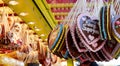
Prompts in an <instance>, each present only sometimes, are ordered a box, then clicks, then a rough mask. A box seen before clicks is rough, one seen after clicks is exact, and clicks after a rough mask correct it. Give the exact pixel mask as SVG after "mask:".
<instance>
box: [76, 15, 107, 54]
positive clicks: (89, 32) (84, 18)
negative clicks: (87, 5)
mask: <svg viewBox="0 0 120 66" xmlns="http://www.w3.org/2000/svg"><path fill="white" fill-rule="evenodd" d="M93 18H94V17H93ZM93 18H92V17H90V15H89V14H80V15H78V17H77V31H78V35H79V37H80V38H81V41H82V42H83V43H84V45H85V46H86V47H87V48H88V49H89V50H90V51H92V52H96V51H98V50H100V49H101V48H102V47H103V46H104V44H105V41H106V40H100V39H101V38H100V33H99V26H98V22H99V20H97V19H93Z"/></svg>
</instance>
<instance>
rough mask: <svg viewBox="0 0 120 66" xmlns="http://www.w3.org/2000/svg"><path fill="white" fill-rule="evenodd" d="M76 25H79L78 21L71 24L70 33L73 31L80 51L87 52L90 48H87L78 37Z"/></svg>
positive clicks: (74, 39)
mask: <svg viewBox="0 0 120 66" xmlns="http://www.w3.org/2000/svg"><path fill="white" fill-rule="evenodd" d="M76 25H77V24H76V23H73V24H72V25H70V33H71V36H72V39H73V42H74V44H75V46H76V48H77V50H78V51H79V52H87V51H88V49H86V47H85V46H84V44H83V43H82V42H81V40H80V38H79V37H78V34H77V31H76Z"/></svg>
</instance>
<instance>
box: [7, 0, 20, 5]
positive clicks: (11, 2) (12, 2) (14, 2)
mask: <svg viewBox="0 0 120 66" xmlns="http://www.w3.org/2000/svg"><path fill="white" fill-rule="evenodd" d="M9 4H10V5H17V4H18V2H17V1H15V0H11V1H9Z"/></svg>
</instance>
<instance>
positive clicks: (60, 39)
mask: <svg viewBox="0 0 120 66" xmlns="http://www.w3.org/2000/svg"><path fill="white" fill-rule="evenodd" d="M64 40H65V28H64V26H63V30H62V34H61V36H60V38H59V40H58V42H57V44H56V46H55V48H54V49H53V50H52V52H53V53H54V52H59V51H60V49H61V48H62V45H63V42H64Z"/></svg>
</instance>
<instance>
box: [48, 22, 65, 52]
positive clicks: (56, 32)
mask: <svg viewBox="0 0 120 66" xmlns="http://www.w3.org/2000/svg"><path fill="white" fill-rule="evenodd" d="M62 31H63V25H62V24H61V25H59V26H57V27H56V28H55V29H53V30H52V31H51V32H50V34H49V36H48V47H49V48H50V50H53V49H54V48H55V46H56V44H57V43H58V40H59V38H60V36H61V34H62Z"/></svg>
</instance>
